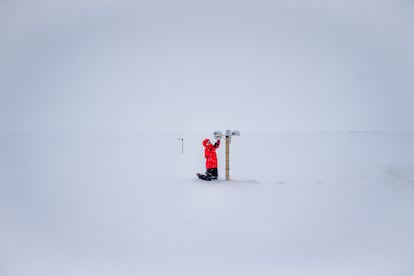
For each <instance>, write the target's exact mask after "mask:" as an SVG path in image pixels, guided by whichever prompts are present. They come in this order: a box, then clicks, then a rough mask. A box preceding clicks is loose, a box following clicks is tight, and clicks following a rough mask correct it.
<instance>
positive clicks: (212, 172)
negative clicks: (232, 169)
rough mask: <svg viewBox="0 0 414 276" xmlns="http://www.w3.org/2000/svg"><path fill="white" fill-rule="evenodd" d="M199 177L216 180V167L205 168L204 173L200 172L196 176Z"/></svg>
mask: <svg viewBox="0 0 414 276" xmlns="http://www.w3.org/2000/svg"><path fill="white" fill-rule="evenodd" d="M198 177H199V178H200V179H203V180H206V181H211V180H217V178H218V170H217V168H214V169H207V172H206V174H205V175H204V174H200V175H199V176H198Z"/></svg>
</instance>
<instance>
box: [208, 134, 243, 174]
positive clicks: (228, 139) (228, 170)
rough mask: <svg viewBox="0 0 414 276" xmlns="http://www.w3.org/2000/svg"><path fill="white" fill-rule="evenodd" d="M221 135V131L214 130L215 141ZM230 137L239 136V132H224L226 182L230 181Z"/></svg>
mask: <svg viewBox="0 0 414 276" xmlns="http://www.w3.org/2000/svg"><path fill="white" fill-rule="evenodd" d="M222 136H223V134H222V133H221V131H218V130H216V131H215V132H214V137H215V138H216V139H221V137H222ZM232 136H240V131H238V130H233V131H231V130H230V129H228V130H226V180H227V181H229V180H230V143H231V137H232Z"/></svg>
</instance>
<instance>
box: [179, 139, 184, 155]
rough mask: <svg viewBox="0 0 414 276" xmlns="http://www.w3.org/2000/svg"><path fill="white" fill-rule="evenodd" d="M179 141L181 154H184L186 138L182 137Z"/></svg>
mask: <svg viewBox="0 0 414 276" xmlns="http://www.w3.org/2000/svg"><path fill="white" fill-rule="evenodd" d="M178 140H180V141H181V153H184V138H182V137H180V138H178Z"/></svg>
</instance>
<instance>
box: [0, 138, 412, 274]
mask: <svg viewBox="0 0 414 276" xmlns="http://www.w3.org/2000/svg"><path fill="white" fill-rule="evenodd" d="M261 134H262V135H258V134H252V133H242V136H240V137H236V138H234V139H233V142H232V144H231V174H232V178H233V179H234V180H250V179H254V180H256V181H258V183H243V182H226V181H224V180H220V181H218V182H213V183H209V182H203V181H200V180H196V179H195V177H194V174H195V172H196V171H202V170H203V160H202V159H203V158H202V154H203V149H202V146H201V142H200V141H201V138H202V137H204V136H201V135H198V136H197V135H194V136H193V137H191V138H190V137H188V138H187V137H186V138H187V139H185V142H186V143H185V146H186V147H185V149H184V150H185V152H184V154H182V153H181V146H180V144H179V142H178V141H177V137H176V136H174V135H172V134H171V135H170V134H165V135H163V136H158V137H156V139H155V140H154V137H142V135H128V136H126V135H89V136H85V135H73V136H70V135H69V136H68V135H64V136H62V135H50V136H43V135H16V136H13V137H5V136H2V145H1V147H0V149H1V152H2V167H3V168H5V170H4V171H3V172H2V175H1V182H2V186H1V193H0V194H1V201H0V202H1V212H2V219H1V222H2V230H1V234H2V235H1V241H2V250H1V252H2V254H1V256H2V258H1V269H2V271H3V272H2V274H3V275H10V276H14V275H16V276H17V275H56V274H59V275H98V274H99V275H165V274H169V275H194V274H197V275H253V274H255V275H275V274H278V273H280V274H283V275H384V276H385V275H410V274H412V273H413V272H414V270H413V264H412V260H413V257H414V255H413V252H414V240H413V239H412V233H413V231H414V220H413V216H412V212H413V210H414V173H413V172H414V166H413V164H414V157H413V155H412V154H411V153H412V152H411V153H410V152H409V150H410V149H411V150H412V149H413V147H414V142H413V141H414V139H413V138H414V135H412V134H395V133H289V134H286V133H279V134H278V133H273V134H269V133H261ZM144 138H145V139H144ZM149 140H151V141H153V142H151V143H148V142H147V141H149ZM218 153H219V156H220V159H223V157H224V148H221V149H219V150H218ZM220 163H221V164H224V162H223V161H222V160H220ZM221 167H223V166H221ZM220 176H221V178H223V176H224V169H223V168H222V169H221V170H220ZM4 184H6V185H4Z"/></svg>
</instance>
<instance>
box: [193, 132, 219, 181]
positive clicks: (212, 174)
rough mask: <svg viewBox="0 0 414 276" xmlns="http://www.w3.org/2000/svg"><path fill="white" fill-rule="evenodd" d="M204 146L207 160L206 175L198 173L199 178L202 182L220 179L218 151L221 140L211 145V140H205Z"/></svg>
mask: <svg viewBox="0 0 414 276" xmlns="http://www.w3.org/2000/svg"><path fill="white" fill-rule="evenodd" d="M203 146H204V157H205V158H206V174H200V173H198V174H197V176H198V178H200V179H202V180H207V181H211V180H217V178H218V170H217V167H218V162H217V154H216V149H218V147H219V146H220V139H218V140H217V141H216V143H214V145H213V144H211V141H210V140H209V139H204V140H203Z"/></svg>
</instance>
